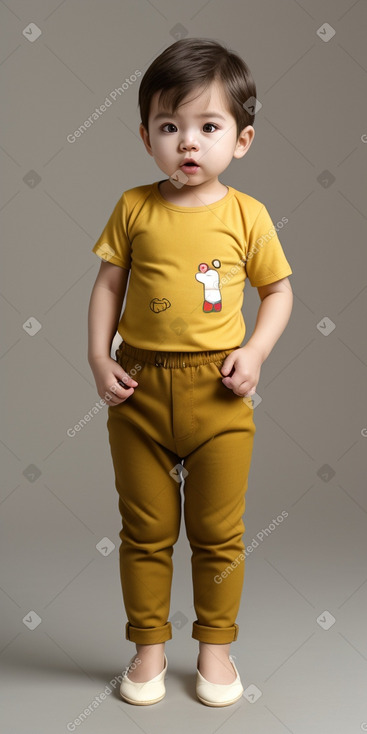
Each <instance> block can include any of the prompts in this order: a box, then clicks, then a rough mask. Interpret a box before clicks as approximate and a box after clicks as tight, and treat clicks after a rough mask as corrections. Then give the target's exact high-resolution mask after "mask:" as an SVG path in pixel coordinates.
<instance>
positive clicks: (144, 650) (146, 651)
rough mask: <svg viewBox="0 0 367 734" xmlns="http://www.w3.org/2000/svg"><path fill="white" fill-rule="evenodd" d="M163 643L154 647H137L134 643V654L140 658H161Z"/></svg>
mask: <svg viewBox="0 0 367 734" xmlns="http://www.w3.org/2000/svg"><path fill="white" fill-rule="evenodd" d="M164 644H165V643H164V642H159V643H157V644H155V645H139V644H137V643H136V653H137V655H141V656H142V657H150V658H152V657H161V655H163V654H164Z"/></svg>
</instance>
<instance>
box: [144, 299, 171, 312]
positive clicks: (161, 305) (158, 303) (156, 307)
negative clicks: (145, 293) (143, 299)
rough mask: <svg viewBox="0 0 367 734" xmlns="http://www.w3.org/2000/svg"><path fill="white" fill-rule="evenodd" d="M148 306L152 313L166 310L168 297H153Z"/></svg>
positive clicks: (168, 304)
mask: <svg viewBox="0 0 367 734" xmlns="http://www.w3.org/2000/svg"><path fill="white" fill-rule="evenodd" d="M149 306H150V308H151V310H152V311H154V313H159V312H160V311H166V310H167V308H169V307H170V306H171V304H170V302H169V300H168V298H153V299H152V300H151V302H150V304H149Z"/></svg>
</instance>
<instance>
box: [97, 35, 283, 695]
mask: <svg viewBox="0 0 367 734" xmlns="http://www.w3.org/2000/svg"><path fill="white" fill-rule="evenodd" d="M139 106H140V114H141V124H140V127H139V132H140V135H141V138H142V140H143V143H144V146H145V148H146V150H147V152H148V153H149V155H151V156H152V157H153V158H154V161H155V162H156V164H157V166H158V168H159V169H160V170H161V171H162V172H163V173H164V174H165V176H166V178H164V179H162V180H160V181H155V182H153V183H148V184H143V185H140V186H136V187H134V188H130V189H127V190H125V191H124V193H123V194H122V196H121V197H120V198H119V200H118V202H117V204H116V205H115V208H114V210H113V212H112V213H111V216H110V218H109V220H108V222H107V224H106V225H105V227H104V229H103V232H102V233H101V235H100V237H99V239H98V240H97V242H96V244H95V245H94V247H93V252H94V253H95V254H96V255H97V256H98V257H99V258H100V259H101V260H102V262H101V264H100V271H99V273H98V275H97V279H96V282H95V284H94V287H93V291H92V294H91V299H90V304H89V313H88V332H89V335H88V361H89V364H90V367H91V370H92V372H93V375H94V378H95V382H96V387H97V392H98V394H99V395H100V397H103V398H104V399H105V400H106V401H108V420H107V429H108V436H109V444H110V450H111V456H112V462H113V467H114V473H115V485H116V489H117V492H118V495H119V511H120V513H121V518H122V529H121V532H120V539H121V545H120V576H121V587H122V594H123V600H124V606H125V610H126V615H127V619H128V621H127V623H126V632H125V635H126V639H128V640H131V641H132V642H135V644H136V654H135V655H134V656H133V658H132V659H131V661H130V663H129V666H128V673H127V672H125V674H124V676H123V679H122V683H121V688H120V693H121V696H122V698H123V699H124V700H125V701H128V702H129V703H133V704H137V705H147V704H152V703H156V702H158V701H160V700H161V699H162V698H163V697H164V695H165V685H164V677H165V673H166V670H167V657H166V654H165V642H166V641H167V640H170V639H171V638H172V627H171V622H170V621H168V617H169V610H170V595H171V582H172V573H173V563H172V555H173V546H174V544H175V543H176V541H177V538H178V535H179V529H180V522H181V494H180V488H181V487H182V486H183V500H184V502H183V510H184V520H185V529H186V534H187V538H188V541H189V544H190V548H191V551H192V555H191V565H192V583H193V604H194V609H195V614H196V619H195V620H194V621H193V626H192V637H193V638H194V639H195V640H198V643H199V655H198V659H197V663H196V693H197V697H198V699H199V700H200V701H201V702H202V703H204V704H206V705H208V706H227V705H230V704H232V703H234V702H235V701H237V700H238V699H239V698H240V697H241V695H242V693H243V690H244V689H243V687H242V683H241V680H240V676H239V673H238V670H237V668H236V666H235V664H234V661H233V658H232V657H231V655H230V644H231V642H232V641H234V640H236V639H237V637H238V632H239V626H238V624H237V623H236V617H237V613H238V610H239V606H240V599H241V592H242V586H243V580H244V565H245V555H244V543H243V540H242V537H243V533H244V529H245V526H244V523H243V515H244V511H245V493H246V490H247V486H248V474H249V470H250V463H251V455H252V447H253V439H254V435H255V431H256V428H255V424H254V419H253V407H254V406H253V402H252V396H253V395H255V393H256V386H257V384H258V382H259V379H260V370H261V366H262V363H263V362H264V360H265V359H266V358H267V357H268V355H269V353H270V352H271V350H272V348H273V347H274V345H275V343H276V342H277V340H278V339H279V337H280V335H281V334H282V332H283V331H284V329H285V327H286V325H287V323H288V320H289V318H290V314H291V310H292V305H293V294H292V289H291V286H290V283H289V279H288V276H289V275H290V274H291V273H292V270H291V268H290V265H289V263H288V261H287V259H286V257H285V254H284V252H283V249H282V246H281V243H280V241H279V239H278V236H277V232H276V230H275V228H274V225H273V223H272V220H271V218H270V215H269V213H268V211H267V209H266V207H265V206H264V204H262V203H261V202H260V201H257V200H256V199H255V198H253V197H252V196H250V195H249V194H248V193H244V192H242V191H238V190H237V189H235V188H232V187H231V186H229V185H225V184H224V183H222V182H220V181H219V179H218V176H219V175H220V174H221V173H223V171H225V170H226V168H227V167H228V165H229V164H230V163H231V161H232V159H233V158H236V159H240V158H243V157H244V156H245V154H246V153H247V151H248V150H249V148H250V146H251V143H252V141H253V139H254V135H255V130H254V127H253V125H254V120H255V109H256V87H255V83H254V81H253V78H252V75H251V72H250V70H249V68H248V66H247V65H246V63H245V62H244V61H243V60H242V59H241V58H240V57H239V56H238V55H237V54H235V53H234V52H232V51H230V50H227V49H226V48H225V47H224V46H223V45H221V44H219V43H217V42H216V41H214V40H211V39H202V38H184V39H182V40H179V41H177V42H176V43H173V44H172V45H171V46H169V47H168V48H166V50H165V51H164V52H163V53H161V54H160V55H159V56H158V58H156V59H155V60H154V61H153V63H152V64H151V65H150V66H149V68H148V69H147V71H146V72H145V74H144V75H143V77H142V80H141V83H140V88H139ZM129 276H130V280H129V285H128V287H127V281H128V277H129ZM246 278H247V279H249V281H250V284H251V285H252V286H255V287H256V288H257V290H258V293H259V297H260V300H261V303H260V306H259V310H258V314H257V320H256V326H255V329H254V331H253V334H252V335H251V336H250V338H249V339H248V340H247V342H246V344H245V345H243V346H241V344H242V342H243V339H244V336H245V322H244V319H243V315H242V304H243V297H244V286H245V281H246ZM126 290H127V295H126V303H125V308H124V310H123V313H122V316H121V309H122V305H123V302H124V298H125V292H126ZM116 330H117V331H118V333H119V335H120V336H121V338H122V341H121V343H120V345H119V347H118V348H117V350H116V352H115V356H116V359H113V358H112V357H111V344H112V340H113V338H114V336H115V334H116ZM186 611H187V610H186Z"/></svg>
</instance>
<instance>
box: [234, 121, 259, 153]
mask: <svg viewBox="0 0 367 734" xmlns="http://www.w3.org/2000/svg"><path fill="white" fill-rule="evenodd" d="M254 137H255V128H253V127H252V125H247V127H244V128H243V130H241V132H240V134H239V137H238V140H237V143H236V147H235V149H234V153H233V158H243V156H244V155H245V153H247V151H248V149H249V147H250V145H251V143H252V141H253V139H254Z"/></svg>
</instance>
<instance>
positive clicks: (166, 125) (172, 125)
mask: <svg viewBox="0 0 367 734" xmlns="http://www.w3.org/2000/svg"><path fill="white" fill-rule="evenodd" d="M165 127H176V125H174V124H173V122H167V123H166V124H165V125H163V126H162V128H161V130H163V132H175V131H174V130H173V131H172V130H170V131H168V130H167V131H166V130H165V129H164V128H165Z"/></svg>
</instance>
